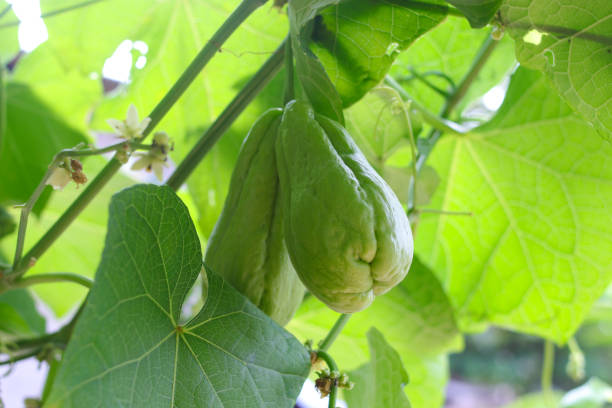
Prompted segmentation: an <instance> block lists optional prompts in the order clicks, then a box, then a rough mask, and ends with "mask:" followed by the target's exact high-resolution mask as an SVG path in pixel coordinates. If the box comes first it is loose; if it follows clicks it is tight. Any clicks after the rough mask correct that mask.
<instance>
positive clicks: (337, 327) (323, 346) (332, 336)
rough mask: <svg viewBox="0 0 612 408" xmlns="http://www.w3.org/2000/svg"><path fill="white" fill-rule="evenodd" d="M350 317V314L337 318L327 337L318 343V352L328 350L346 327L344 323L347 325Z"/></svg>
mask: <svg viewBox="0 0 612 408" xmlns="http://www.w3.org/2000/svg"><path fill="white" fill-rule="evenodd" d="M351 316H352V315H350V314H345V313H343V314H341V315H340V316H339V317H338V320H336V323H334V326H333V327H332V328H331V330H330V331H329V333H327V336H326V337H325V338H324V339H323V341H321V343H319V351H327V350H329V348H330V347H331V345H332V344H333V342H334V341H335V340H336V338H337V337H338V335H339V334H340V332H341V331H342V329H343V328H344V326H346V323H348V320H349V319H350V318H351Z"/></svg>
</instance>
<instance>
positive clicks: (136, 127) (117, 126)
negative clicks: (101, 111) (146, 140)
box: [106, 105, 151, 140]
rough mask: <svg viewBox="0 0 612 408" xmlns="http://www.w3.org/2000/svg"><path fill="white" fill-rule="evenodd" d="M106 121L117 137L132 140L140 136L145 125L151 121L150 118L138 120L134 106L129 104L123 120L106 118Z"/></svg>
mask: <svg viewBox="0 0 612 408" xmlns="http://www.w3.org/2000/svg"><path fill="white" fill-rule="evenodd" d="M106 123H108V124H109V125H110V127H112V128H113V129H114V130H115V132H116V134H117V136H118V137H120V138H122V139H126V140H133V139H139V138H140V137H142V134H143V132H144V131H145V129H146V128H147V126H149V123H151V118H144V119H143V120H142V121H140V120H139V118H138V111H137V110H136V107H135V106H134V105H130V107H129V108H128V111H127V117H126V118H125V119H124V120H119V119H107V120H106Z"/></svg>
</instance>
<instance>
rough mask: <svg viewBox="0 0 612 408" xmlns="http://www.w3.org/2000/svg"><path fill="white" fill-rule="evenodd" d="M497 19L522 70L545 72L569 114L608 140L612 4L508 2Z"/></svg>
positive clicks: (611, 128)
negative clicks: (572, 111)
mask: <svg viewBox="0 0 612 408" xmlns="http://www.w3.org/2000/svg"><path fill="white" fill-rule="evenodd" d="M501 18H502V23H503V25H504V26H506V27H507V28H508V31H509V33H510V35H511V36H512V37H513V38H514V39H515V40H516V55H517V58H518V60H519V61H520V62H521V64H523V65H524V66H526V67H530V68H535V69H539V70H541V71H543V72H545V73H546V74H547V75H548V77H549V78H551V79H552V81H553V83H554V84H555V88H556V89H557V91H558V92H559V94H561V96H563V98H564V99H565V101H566V102H567V103H568V104H569V105H570V106H571V107H572V108H574V109H575V110H576V111H577V112H579V113H580V114H581V115H582V116H583V117H584V118H585V119H586V120H587V121H589V122H590V123H591V124H592V125H593V126H594V127H595V128H596V129H599V130H600V131H602V133H603V134H605V135H607V136H610V135H612V80H611V78H612V2H611V1H609V0H589V1H577V0H532V1H527V2H526V1H524V0H507V1H506V2H505V3H504V5H503V6H502V7H501Z"/></svg>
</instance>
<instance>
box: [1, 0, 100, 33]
mask: <svg viewBox="0 0 612 408" xmlns="http://www.w3.org/2000/svg"><path fill="white" fill-rule="evenodd" d="M100 1H104V0H89V1H84V2H82V3H78V4H73V5H71V6H68V7H63V8H60V9H57V10H53V11H49V12H48V13H43V14H41V15H40V18H43V19H45V18H48V17H53V16H57V15H59V14H64V13H66V12H68V11H72V10H76V9H80V8H83V7H86V6H89V5H91V4H94V3H99V2H100ZM9 8H10V5H9ZM0 17H2V15H0ZM19 23H20V21H11V22H8V23H4V24H0V29H2V28H8V27H14V26H17V25H19Z"/></svg>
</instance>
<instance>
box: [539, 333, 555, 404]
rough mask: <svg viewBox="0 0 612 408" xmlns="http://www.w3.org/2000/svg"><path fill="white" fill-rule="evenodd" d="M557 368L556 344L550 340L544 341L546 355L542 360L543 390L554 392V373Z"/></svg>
mask: <svg viewBox="0 0 612 408" xmlns="http://www.w3.org/2000/svg"><path fill="white" fill-rule="evenodd" d="M554 369H555V345H554V344H553V342H552V341H550V340H545V341H544V357H543V360H542V379H541V384H542V392H543V393H545V394H550V393H551V392H552V381H553V373H554Z"/></svg>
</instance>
